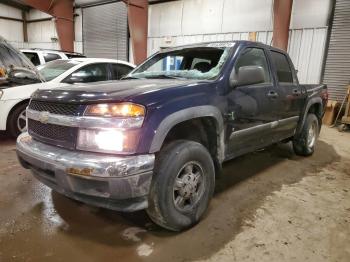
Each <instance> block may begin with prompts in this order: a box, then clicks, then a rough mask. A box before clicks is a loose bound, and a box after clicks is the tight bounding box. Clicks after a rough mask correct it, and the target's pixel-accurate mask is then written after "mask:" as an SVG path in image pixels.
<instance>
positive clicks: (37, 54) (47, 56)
mask: <svg viewBox="0 0 350 262" xmlns="http://www.w3.org/2000/svg"><path fill="white" fill-rule="evenodd" d="M21 52H22V53H23V54H25V55H26V56H27V57H28V59H29V60H30V61H31V62H32V63H33V64H34V65H35V66H38V65H43V64H45V63H47V62H50V61H53V60H57V59H71V58H80V57H85V56H84V55H82V54H80V53H70V52H63V51H57V50H49V49H39V48H31V49H21Z"/></svg>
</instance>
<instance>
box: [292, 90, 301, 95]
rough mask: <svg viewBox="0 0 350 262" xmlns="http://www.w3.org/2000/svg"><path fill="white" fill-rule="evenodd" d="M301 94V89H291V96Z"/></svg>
mask: <svg viewBox="0 0 350 262" xmlns="http://www.w3.org/2000/svg"><path fill="white" fill-rule="evenodd" d="M299 95H301V91H300V90H298V89H293V96H299Z"/></svg>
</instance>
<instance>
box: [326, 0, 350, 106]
mask: <svg viewBox="0 0 350 262" xmlns="http://www.w3.org/2000/svg"><path fill="white" fill-rule="evenodd" d="M349 81H350V1H349V0H337V1H336V3H335V10H334V20H333V26H332V29H331V36H330V41H329V49H328V54H327V59H326V66H325V72H324V78H323V82H324V83H325V84H327V85H328V88H329V94H330V99H332V100H337V101H342V100H343V98H344V96H345V93H346V87H347V85H348V84H349Z"/></svg>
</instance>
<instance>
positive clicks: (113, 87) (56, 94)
mask: <svg viewBox="0 0 350 262" xmlns="http://www.w3.org/2000/svg"><path fill="white" fill-rule="evenodd" d="M197 82H198V80H182V79H181V80H180V79H135V80H134V79H133V80H120V81H107V82H95V83H88V84H73V85H70V84H67V85H65V86H61V87H59V88H55V89H50V90H45V89H44V90H42V89H41V90H38V91H37V92H35V93H34V94H33V96H32V98H33V99H35V100H45V101H55V102H64V103H96V102H108V101H123V100H128V99H129V98H132V97H134V96H136V95H142V94H146V93H151V92H156V91H158V90H162V89H167V88H173V87H180V86H186V85H193V84H195V83H197Z"/></svg>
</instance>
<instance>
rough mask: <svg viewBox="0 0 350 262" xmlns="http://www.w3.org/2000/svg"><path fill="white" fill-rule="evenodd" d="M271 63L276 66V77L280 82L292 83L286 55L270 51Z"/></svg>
mask: <svg viewBox="0 0 350 262" xmlns="http://www.w3.org/2000/svg"><path fill="white" fill-rule="evenodd" d="M271 58H272V63H273V64H274V66H275V68H276V73H277V79H278V82H280V83H293V74H292V69H291V67H290V64H289V62H288V59H287V57H286V56H285V55H284V54H281V53H278V52H275V51H271Z"/></svg>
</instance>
